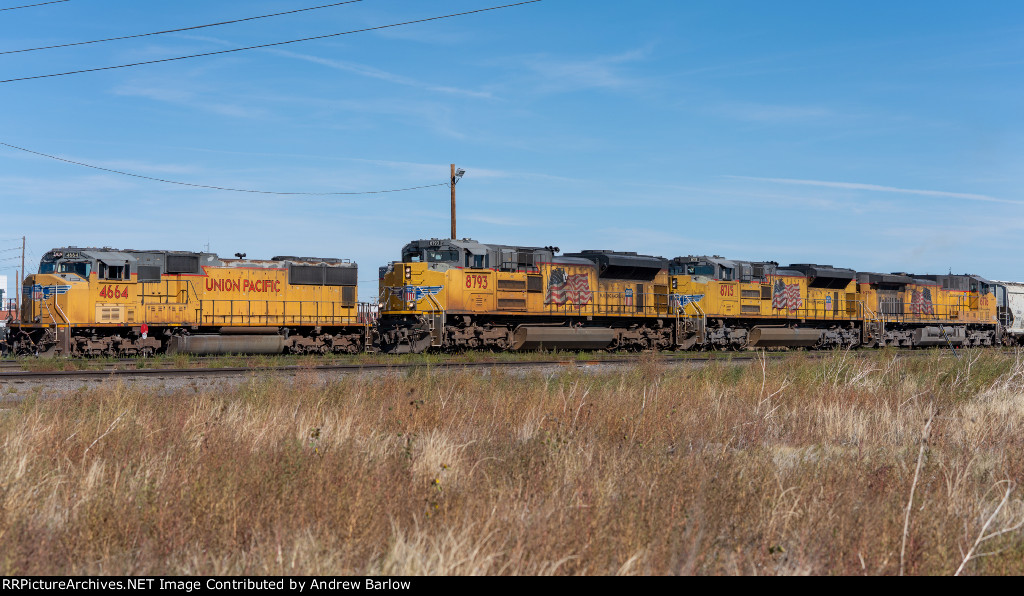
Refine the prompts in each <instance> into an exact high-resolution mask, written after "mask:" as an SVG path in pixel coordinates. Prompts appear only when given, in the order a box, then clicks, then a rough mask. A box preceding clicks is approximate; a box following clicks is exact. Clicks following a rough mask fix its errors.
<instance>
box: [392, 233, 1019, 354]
mask: <svg viewBox="0 0 1024 596" xmlns="http://www.w3.org/2000/svg"><path fill="white" fill-rule="evenodd" d="M380 278H381V282H380V285H381V299H380V304H381V306H380V317H379V320H378V324H377V325H378V327H377V331H378V342H379V345H380V348H381V350H383V351H386V352H421V351H424V350H427V349H431V348H433V349H465V348H478V347H485V348H493V349H499V350H506V349H511V350H527V349H534V348H537V347H541V346H543V347H547V348H565V349H630V350H646V349H661V350H666V349H667V350H671V349H683V350H686V349H742V348H747V347H779V346H786V347H807V348H835V347H860V346H864V347H880V346H898V347H908V348H910V347H927V346H937V345H952V346H992V345H1000V344H1005V343H1010V342H1011V341H1012V342H1016V341H1017V339H1019V338H1020V337H1021V334H1022V333H1024V329H1021V328H1020V326H1019V325H1018V324H1017V321H1019V320H1020V319H1019V317H1021V316H1024V313H1014V312H1011V310H1010V309H1009V308H1008V307H1007V304H1008V303H1007V285H1006V284H1003V285H1000V284H997V283H995V282H990V281H988V280H986V279H984V278H981V277H978V276H976V275H952V274H950V275H914V274H909V273H892V274H889V273H868V272H858V271H854V270H852V269H842V268H837V267H831V266H827V265H814V264H795V265H788V266H785V267H783V266H780V265H779V264H778V263H776V262H770V261H767V262H766V261H762V262H752V261H735V260H729V259H724V258H722V257H719V256H710V257H709V256H686V257H676V258H674V259H671V260H668V259H664V258H661V257H654V256H647V255H639V254H636V253H632V252H614V251H605V250H586V251H582V252H578V253H567V254H563V255H559V254H558V249H557V248H554V247H544V248H537V247H523V246H504V245H495V244H481V243H478V242H474V241H472V240H437V239H432V240H418V241H415V242H412V243H410V244H408V245H406V246H405V248H403V250H402V258H401V260H400V261H396V262H394V263H392V264H391V265H389V266H387V267H384V268H382V269H381V276H380ZM1014 325H1016V326H1014Z"/></svg>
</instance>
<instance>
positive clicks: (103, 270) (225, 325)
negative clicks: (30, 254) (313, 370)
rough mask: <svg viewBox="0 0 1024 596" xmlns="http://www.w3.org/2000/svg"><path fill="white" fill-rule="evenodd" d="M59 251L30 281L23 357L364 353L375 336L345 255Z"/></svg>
mask: <svg viewBox="0 0 1024 596" xmlns="http://www.w3.org/2000/svg"><path fill="white" fill-rule="evenodd" d="M236 256H237V257H238V258H235V259H222V258H220V257H218V256H217V255H216V254H213V253H206V252H198V253H193V252H178V251H144V250H113V249H109V248H77V247H69V248H61V249H55V250H52V251H50V252H48V253H46V254H45V255H44V256H43V258H42V261H41V262H40V265H39V272H38V273H36V274H34V275H30V276H28V277H26V278H25V283H24V290H23V293H22V299H23V300H22V307H21V313H20V315H21V320H20V323H19V324H18V325H15V326H13V328H12V329H10V330H9V337H8V338H7V345H8V346H10V347H12V348H13V349H14V350H15V351H16V352H18V353H41V354H57V355H60V354H65V355H72V356H100V355H106V356H132V355H148V354H153V353H156V352H163V351H167V352H170V353H174V352H189V353H196V354H221V353H280V352H290V353H321V354H322V353H328V352H339V353H356V352H359V351H362V350H363V349H365V347H366V345H367V343H368V339H369V337H370V330H371V328H370V318H369V311H370V309H369V307H368V305H365V304H362V305H361V304H359V303H358V302H357V300H356V283H357V268H356V265H355V264H354V263H350V262H348V261H346V260H343V259H324V258H310V257H274V258H272V259H270V260H269V261H265V260H252V259H245V258H244V256H245V255H241V254H239V255H236Z"/></svg>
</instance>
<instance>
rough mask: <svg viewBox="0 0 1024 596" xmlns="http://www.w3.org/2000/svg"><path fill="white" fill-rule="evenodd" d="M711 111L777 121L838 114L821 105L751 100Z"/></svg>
mask: <svg viewBox="0 0 1024 596" xmlns="http://www.w3.org/2000/svg"><path fill="white" fill-rule="evenodd" d="M712 111H713V112H714V113H716V114H719V115H721V116H725V117H727V118H733V119H736V120H747V121H750V122H761V123H767V124H771V123H777V122H786V123H792V122H798V121H807V120H822V119H825V118H835V117H836V116H837V115H838V114H836V112H835V111H834V110H832V109H830V108H824V107H821V106H800V105H771V104H761V103H751V102H731V103H725V104H722V105H720V106H716V107H714V108H712Z"/></svg>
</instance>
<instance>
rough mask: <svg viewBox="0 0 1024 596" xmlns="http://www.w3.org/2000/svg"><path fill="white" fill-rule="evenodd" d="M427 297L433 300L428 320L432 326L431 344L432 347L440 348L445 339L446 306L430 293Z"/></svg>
mask: <svg viewBox="0 0 1024 596" xmlns="http://www.w3.org/2000/svg"><path fill="white" fill-rule="evenodd" d="M427 298H429V299H430V302H431V310H430V314H428V315H427V322H428V324H429V326H430V327H429V328H430V345H431V347H434V348H438V347H441V344H442V343H443V340H444V324H445V314H444V308H442V307H441V303H440V302H438V301H437V300H436V299H435V298H434V297H433V296H432V295H429V294H428V295H427Z"/></svg>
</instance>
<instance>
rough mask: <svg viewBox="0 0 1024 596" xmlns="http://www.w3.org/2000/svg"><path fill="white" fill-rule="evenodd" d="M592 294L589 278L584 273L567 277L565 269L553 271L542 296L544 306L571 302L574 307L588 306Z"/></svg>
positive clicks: (592, 296)
mask: <svg viewBox="0 0 1024 596" xmlns="http://www.w3.org/2000/svg"><path fill="white" fill-rule="evenodd" d="M593 298H594V292H592V291H591V290H590V276H589V275H588V274H586V273H577V274H575V275H567V274H566V273H565V269H561V268H559V269H555V270H553V271H552V272H551V277H549V278H548V293H547V295H545V296H544V304H565V303H567V302H572V303H573V304H575V305H576V306H585V305H587V304H590V301H591V300H593Z"/></svg>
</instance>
